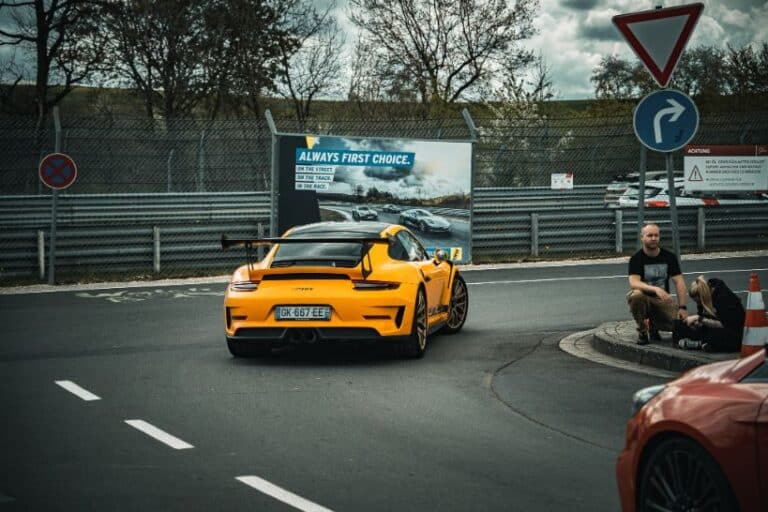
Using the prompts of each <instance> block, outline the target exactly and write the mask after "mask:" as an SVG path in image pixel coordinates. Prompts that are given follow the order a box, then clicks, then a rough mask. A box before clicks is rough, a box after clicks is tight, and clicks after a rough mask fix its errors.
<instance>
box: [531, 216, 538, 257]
mask: <svg viewBox="0 0 768 512" xmlns="http://www.w3.org/2000/svg"><path fill="white" fill-rule="evenodd" d="M531 256H534V257H538V256H539V214H538V213H532V214H531Z"/></svg>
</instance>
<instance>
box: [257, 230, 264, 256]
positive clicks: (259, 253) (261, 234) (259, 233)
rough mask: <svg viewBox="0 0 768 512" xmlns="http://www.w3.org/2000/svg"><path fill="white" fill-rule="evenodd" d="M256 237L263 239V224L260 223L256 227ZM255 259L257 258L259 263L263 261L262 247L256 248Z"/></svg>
mask: <svg viewBox="0 0 768 512" xmlns="http://www.w3.org/2000/svg"><path fill="white" fill-rule="evenodd" d="M256 235H257V236H258V237H259V238H264V224H262V223H261V222H259V223H258V224H257V225H256ZM256 257H257V258H259V261H261V260H263V259H264V246H263V245H261V244H259V245H258V246H256Z"/></svg>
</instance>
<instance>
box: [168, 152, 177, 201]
mask: <svg viewBox="0 0 768 512" xmlns="http://www.w3.org/2000/svg"><path fill="white" fill-rule="evenodd" d="M174 151H175V150H173V149H172V150H171V152H170V153H168V177H167V179H166V183H167V184H168V185H167V190H166V191H167V192H170V191H171V190H173V186H172V185H173V182H172V173H171V169H172V168H173V152H174Z"/></svg>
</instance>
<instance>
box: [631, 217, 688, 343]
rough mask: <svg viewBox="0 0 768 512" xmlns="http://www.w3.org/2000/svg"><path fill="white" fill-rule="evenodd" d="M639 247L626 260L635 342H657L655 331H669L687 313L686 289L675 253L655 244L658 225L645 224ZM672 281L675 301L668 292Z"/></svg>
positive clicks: (657, 334) (657, 235)
mask: <svg viewBox="0 0 768 512" xmlns="http://www.w3.org/2000/svg"><path fill="white" fill-rule="evenodd" d="M640 241H641V242H642V244H643V247H642V249H640V250H639V251H637V252H636V253H635V254H634V255H633V256H632V257H631V258H630V259H629V286H630V288H631V290H630V291H629V293H628V294H627V302H628V303H629V310H630V311H631V312H632V317H633V318H634V319H635V322H636V323H637V332H638V339H637V343H638V344H640V345H645V344H646V343H648V342H649V341H659V340H660V339H661V338H660V337H659V330H662V331H671V330H672V329H673V323H674V320H675V318H680V319H684V318H685V317H687V316H688V311H687V309H686V302H687V299H688V294H687V288H686V286H685V280H684V279H683V274H682V272H680V262H679V261H678V259H677V255H676V254H675V253H673V252H670V251H667V250H666V249H662V248H661V247H659V226H657V225H656V224H646V225H645V226H643V229H642V231H640ZM670 279H671V280H672V281H673V282H674V283H675V289H676V291H677V300H675V299H674V298H673V297H672V296H671V295H670V294H669V280H670Z"/></svg>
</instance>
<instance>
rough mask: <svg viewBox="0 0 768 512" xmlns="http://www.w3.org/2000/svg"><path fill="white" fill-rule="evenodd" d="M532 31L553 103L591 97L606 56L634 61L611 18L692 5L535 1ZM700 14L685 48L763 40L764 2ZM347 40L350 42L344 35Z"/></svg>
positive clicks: (708, 5)
mask: <svg viewBox="0 0 768 512" xmlns="http://www.w3.org/2000/svg"><path fill="white" fill-rule="evenodd" d="M539 1H540V8H539V14H538V16H537V17H536V21H535V26H536V28H537V29H538V30H539V33H538V34H537V35H536V36H535V37H533V38H532V39H530V40H529V41H527V42H526V43H524V44H525V45H526V47H528V48H530V49H532V50H534V51H535V52H536V53H540V54H541V55H542V56H543V58H544V60H545V62H546V63H547V65H548V66H549V68H550V73H551V75H552V78H553V82H554V86H555V89H556V90H557V91H558V93H559V95H558V99H565V100H567V99H585V98H593V97H594V87H593V85H592V84H591V83H590V81H589V77H590V76H591V74H592V69H593V68H594V67H595V66H597V65H598V64H599V63H600V60H601V59H602V58H603V57H605V56H608V55H616V56H619V57H622V58H624V59H632V62H635V61H636V58H635V56H634V54H633V53H632V51H631V50H630V48H629V45H628V44H627V43H626V42H625V41H624V39H623V38H622V37H621V35H620V34H619V32H618V31H617V30H616V29H615V28H614V26H613V23H612V22H611V18H612V17H613V16H615V15H617V14H627V13H632V12H638V11H644V10H648V9H652V8H653V7H654V6H655V5H658V4H659V3H661V4H662V6H663V7H674V6H678V5H685V4H690V3H694V2H693V1H692V0H686V1H681V0H676V1H666V2H656V3H654V2H651V1H649V0H643V1H637V0H539ZM702 3H703V4H704V12H703V13H702V15H701V18H700V19H699V22H698V25H697V26H696V29H695V30H694V33H693V36H692V37H691V40H690V41H689V42H688V47H689V48H690V47H692V46H698V45H707V46H711V45H715V46H719V47H721V48H723V49H725V47H726V45H727V44H728V43H730V44H731V45H733V46H736V47H741V46H743V45H744V44H748V43H751V42H754V41H768V0H717V1H708V0H702ZM337 5H338V6H339V8H338V9H337V19H338V21H339V24H340V26H341V27H342V28H343V29H344V30H345V31H347V32H352V31H353V30H354V28H353V27H352V26H351V24H350V23H349V21H348V20H347V19H346V15H345V14H344V12H343V11H344V8H343V7H344V5H346V1H345V0H337ZM347 40H348V41H353V40H354V37H350V36H349V35H348V36H347Z"/></svg>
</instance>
